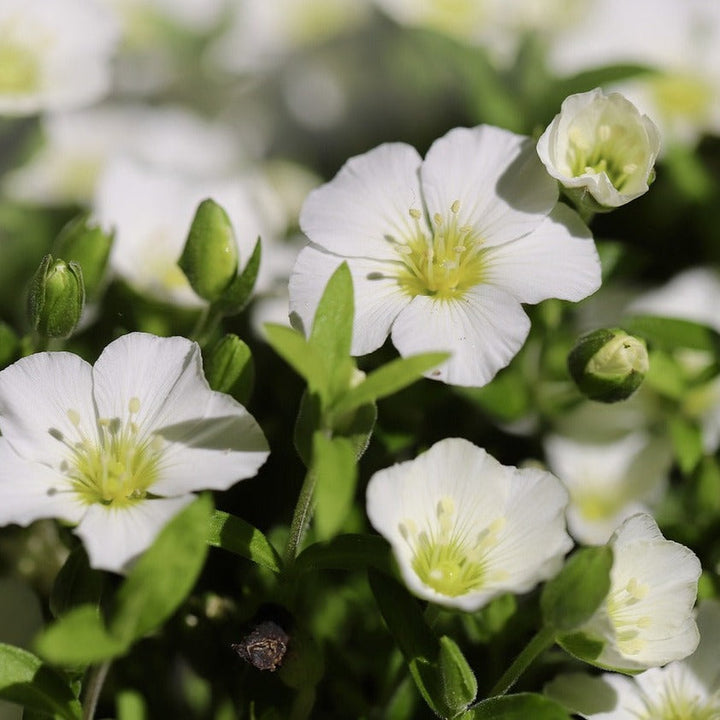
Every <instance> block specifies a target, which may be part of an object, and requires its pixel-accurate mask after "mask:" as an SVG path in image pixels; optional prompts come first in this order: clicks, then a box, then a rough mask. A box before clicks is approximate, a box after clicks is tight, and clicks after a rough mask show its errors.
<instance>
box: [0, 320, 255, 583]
mask: <svg viewBox="0 0 720 720" xmlns="http://www.w3.org/2000/svg"><path fill="white" fill-rule="evenodd" d="M0 431H2V437H1V438H0V524H3V525H4V524H8V523H17V524H19V525H27V524H29V523H31V522H33V521H34V520H37V519H39V518H48V517H56V518H60V519H62V520H64V521H66V522H69V523H73V524H75V523H77V524H78V526H77V528H76V530H75V532H76V533H77V534H78V535H79V536H80V537H81V538H82V540H83V542H84V544H85V547H86V549H87V551H88V555H89V557H90V563H91V565H92V566H93V567H97V568H104V569H107V570H113V571H116V572H122V571H123V570H124V569H125V568H126V567H127V566H128V564H129V563H130V562H131V561H132V560H133V559H134V558H135V557H137V556H138V554H140V553H141V552H142V551H143V550H145V549H146V548H147V547H148V546H149V545H150V544H151V543H152V541H153V540H154V538H155V537H156V535H157V534H158V532H159V531H160V529H161V528H162V526H163V525H164V524H165V523H166V522H167V521H168V520H169V519H170V518H171V517H172V516H173V515H175V514H176V513H178V512H179V511H180V510H181V509H182V508H183V507H185V506H186V505H187V504H188V503H190V502H191V501H192V499H193V495H192V492H193V491H194V490H199V489H204V488H207V489H215V490H225V489H227V488H229V487H230V486H231V485H233V484H234V483H236V482H237V481H238V480H243V479H245V478H249V477H252V476H253V475H255V474H256V473H257V471H258V469H259V468H260V466H261V465H262V464H263V463H264V462H265V459H266V458H267V455H268V451H267V443H266V441H265V438H264V436H263V433H262V431H261V430H260V428H259V426H258V424H257V423H256V422H255V420H254V419H253V418H252V416H251V415H250V414H249V413H248V412H247V411H246V410H245V408H244V407H243V406H242V405H240V404H239V403H238V402H236V401H235V400H234V399H233V398H232V397H230V396H229V395H224V394H222V393H218V392H213V391H212V390H210V388H209V387H208V384H207V381H206V380H205V377H204V376H203V373H202V361H201V356H200V348H199V347H198V345H196V344H195V343H193V342H191V341H190V340H186V339H185V338H182V337H172V338H159V337H155V336H153V335H147V334H145V333H131V334H129V335H125V336H123V337H121V338H120V339H118V340H115V341H114V342H112V343H110V344H109V345H108V346H107V347H106V348H105V350H104V351H103V353H102V354H101V355H100V357H99V358H98V360H97V362H96V363H95V365H94V366H91V365H89V364H88V363H86V362H85V361H84V360H82V359H81V358H79V357H77V356H76V355H73V354H71V353H66V352H55V353H47V352H44V353H37V354H35V355H30V356H28V357H26V358H23V359H21V360H18V361H17V362H16V363H14V364H13V365H11V366H10V367H8V368H6V369H5V370H3V371H2V372H0Z"/></svg>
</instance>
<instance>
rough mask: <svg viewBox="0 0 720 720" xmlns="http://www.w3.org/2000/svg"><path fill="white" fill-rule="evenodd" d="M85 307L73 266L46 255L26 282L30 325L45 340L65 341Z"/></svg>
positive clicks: (80, 280) (82, 287)
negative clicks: (56, 339)
mask: <svg viewBox="0 0 720 720" xmlns="http://www.w3.org/2000/svg"><path fill="white" fill-rule="evenodd" d="M84 304H85V285H84V283H83V275H82V270H81V269H80V265H78V264H77V263H76V262H69V263H68V262H65V260H59V259H58V260H53V258H52V255H46V256H45V257H44V258H43V259H42V262H41V263H40V267H39V268H38V269H37V270H36V271H35V275H33V278H32V280H31V282H30V293H29V296H28V313H29V316H30V323H31V325H32V327H33V328H34V329H35V330H36V331H37V332H38V334H39V335H41V336H42V337H45V338H66V337H69V336H70V334H71V333H72V331H73V330H74V329H75V326H76V325H77V324H78V321H79V320H80V315H81V314H82V310H83V306H84Z"/></svg>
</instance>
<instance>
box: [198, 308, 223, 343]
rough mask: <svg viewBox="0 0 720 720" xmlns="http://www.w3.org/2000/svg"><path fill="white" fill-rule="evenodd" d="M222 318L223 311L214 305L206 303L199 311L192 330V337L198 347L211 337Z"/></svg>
mask: <svg viewBox="0 0 720 720" xmlns="http://www.w3.org/2000/svg"><path fill="white" fill-rule="evenodd" d="M222 319H223V313H222V312H221V311H220V310H218V309H217V308H216V307H215V306H214V305H208V306H207V307H206V308H205V309H204V310H203V311H202V312H201V313H200V317H199V318H198V320H197V323H196V325H195V329H194V330H193V331H192V335H191V337H192V339H193V340H195V342H196V343H197V344H198V345H200V347H204V346H205V345H206V344H207V343H208V341H209V340H210V338H211V337H212V334H213V333H214V332H215V329H216V328H217V327H218V325H219V324H220V321H221V320H222Z"/></svg>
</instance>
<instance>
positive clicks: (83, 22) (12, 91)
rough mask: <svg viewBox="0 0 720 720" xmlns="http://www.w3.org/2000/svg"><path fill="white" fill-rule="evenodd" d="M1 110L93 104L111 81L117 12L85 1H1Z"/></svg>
mask: <svg viewBox="0 0 720 720" xmlns="http://www.w3.org/2000/svg"><path fill="white" fill-rule="evenodd" d="M0 37H2V44H1V45H0V115H33V114H35V113H40V112H45V111H51V110H64V109H69V108H75V107H81V106H83V105H89V104H90V103H92V102H95V101H96V100H98V99H100V98H101V97H102V96H103V95H104V94H105V93H106V92H107V91H108V89H109V86H110V60H111V57H112V55H113V53H114V51H115V47H116V44H117V39H118V27H117V23H116V19H115V17H114V16H113V15H112V14H111V13H108V12H106V11H104V10H103V8H101V7H99V6H98V5H97V4H95V3H91V2H84V1H83V0H3V2H2V3H1V4H0Z"/></svg>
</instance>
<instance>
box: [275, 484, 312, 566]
mask: <svg viewBox="0 0 720 720" xmlns="http://www.w3.org/2000/svg"><path fill="white" fill-rule="evenodd" d="M314 493H315V473H314V472H313V471H312V470H308V471H307V474H306V475H305V480H304V481H303V485H302V488H300V495H299V496H298V501H297V504H296V505H295V512H294V513H293V519H292V523H291V524H290V537H289V538H288V542H287V545H286V547H285V555H284V557H283V560H284V561H285V563H286V565H288V566H289V565H292V563H293V562H294V561H295V558H296V557H297V553H298V548H299V547H300V543H301V542H302V539H303V536H304V535H305V531H306V530H307V526H308V524H309V523H310V519H311V518H312V510H313V507H312V503H313V495H314Z"/></svg>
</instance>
